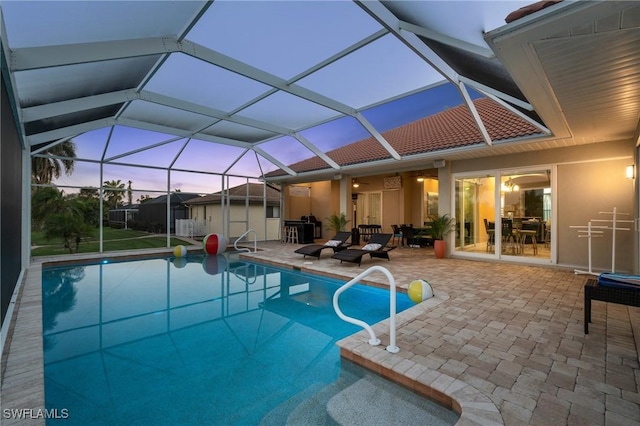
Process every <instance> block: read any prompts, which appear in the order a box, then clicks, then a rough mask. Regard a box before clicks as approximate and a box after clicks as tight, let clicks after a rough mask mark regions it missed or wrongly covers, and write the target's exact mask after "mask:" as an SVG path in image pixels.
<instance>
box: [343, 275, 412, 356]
mask: <svg viewBox="0 0 640 426" xmlns="http://www.w3.org/2000/svg"><path fill="white" fill-rule="evenodd" d="M376 271H379V272H382V273H383V274H385V275H386V276H387V279H388V280H389V291H390V292H391V295H390V301H389V336H390V341H389V346H387V351H388V352H391V353H392V354H395V353H398V352H399V351H400V349H399V348H398V347H397V346H396V281H395V280H394V279H393V275H391V272H389V270H388V269H387V268H383V267H382V266H372V267H370V268H369V269H367V270H366V271H364V272H362V273H361V274H359V275H358V276H356V277H355V278H353V279H352V280H351V281H349V282H347V283H346V284H344V285H343V286H342V287H340V288H339V289H338V290H336V292H335V293H334V295H333V309H334V310H335V311H336V314H338V317H340V319H341V320H343V321H346V322H348V323H351V324H355V325H359V326H360V327H362V328H364V329H365V330H367V332H368V333H369V344H370V345H371V346H377V345H379V344H380V339H378V338H377V337H376V333H375V332H374V331H373V329H372V328H371V326H369V324H367V323H366V322H364V321H361V320H359V319H356V318H351V317H348V316H346V315H345V314H343V313H342V311H341V310H340V307H339V306H338V298H339V297H340V295H341V294H342V293H343V292H344V291H345V290H347V289H348V288H349V287H351V286H353V285H354V284H357V283H358V282H359V281H360V280H361V279H362V278H364V277H366V276H368V275H370V274H372V273H373V272H376Z"/></svg>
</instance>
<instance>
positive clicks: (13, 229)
mask: <svg viewBox="0 0 640 426" xmlns="http://www.w3.org/2000/svg"><path fill="white" fill-rule="evenodd" d="M0 85H1V86H2V117H1V120H2V121H1V123H2V135H1V140H2V144H1V145H0V161H1V164H0V173H1V175H0V194H1V196H0V200H1V201H0V212H1V215H2V219H1V220H0V253H2V255H1V257H0V274H1V281H0V282H1V283H2V288H1V290H2V293H1V297H0V300H2V304H1V307H2V310H1V312H2V313H1V315H0V320H1V321H2V323H3V324H4V321H5V315H6V313H7V310H8V308H9V303H10V302H11V296H12V294H13V291H14V289H15V287H16V284H17V282H18V278H19V276H20V271H21V270H22V266H23V265H22V229H23V226H22V220H23V215H22V214H20V212H22V211H23V209H22V164H23V162H22V156H23V155H27V156H28V155H29V154H28V153H26V152H23V150H22V145H21V143H20V138H19V137H18V131H17V129H16V125H15V123H16V121H15V120H14V117H13V112H12V111H13V110H12V108H11V105H10V104H9V97H8V94H7V90H6V87H5V84H4V79H3V80H2V84H0ZM25 220H27V221H29V218H26V219H25ZM29 222H30V221H29Z"/></svg>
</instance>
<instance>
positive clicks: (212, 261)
mask: <svg viewBox="0 0 640 426" xmlns="http://www.w3.org/2000/svg"><path fill="white" fill-rule="evenodd" d="M227 266H229V262H228V261H227V258H226V257H224V256H223V255H221V254H218V255H213V254H208V255H206V256H205V257H204V259H202V269H204V271H205V272H206V273H207V274H209V275H216V274H219V273H221V272H223V271H224V270H225V269H227Z"/></svg>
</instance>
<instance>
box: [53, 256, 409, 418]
mask: <svg viewBox="0 0 640 426" xmlns="http://www.w3.org/2000/svg"><path fill="white" fill-rule="evenodd" d="M42 275H43V280H42V286H43V322H44V337H43V338H44V349H45V353H44V360H45V399H46V407H47V409H57V410H62V409H66V412H68V418H67V419H64V420H62V421H65V422H66V423H69V422H71V423H72V424H105V425H114V424H216V425H217V424H225V425H226V424H237V425H253V424H261V423H262V424H284V423H286V421H287V419H288V418H291V416H292V415H293V413H296V410H298V411H300V409H299V407H300V404H302V403H305V401H307V402H306V404H307V405H308V401H309V400H313V399H314V398H316V399H318V398H320V400H321V401H324V402H326V401H328V400H329V399H330V398H331V397H332V396H333V395H335V393H337V392H339V391H340V389H338V388H337V387H335V383H336V382H338V381H340V382H343V383H342V385H343V388H344V386H349V385H350V384H352V383H354V382H356V381H357V380H358V379H359V378H360V377H362V374H363V373H362V372H359V371H358V370H357V369H352V368H351V367H350V368H349V369H344V368H341V361H340V357H339V349H338V348H337V347H336V345H335V342H336V341H337V340H339V339H341V338H343V337H345V336H347V335H349V334H352V333H354V332H356V331H359V327H356V326H354V325H352V324H348V323H346V322H344V321H341V320H340V319H339V318H338V317H337V315H336V314H335V312H334V311H333V307H332V297H333V293H334V292H335V290H336V289H337V288H338V287H339V286H340V285H342V284H344V282H342V281H338V280H333V279H329V278H326V277H318V276H313V275H309V274H305V273H301V272H299V271H292V270H286V269H281V268H277V267H273V266H268V265H263V264H257V263H250V262H244V261H233V260H229V258H228V257H225V256H206V255H200V256H196V255H190V256H188V257H187V258H179V259H175V258H165V259H147V260H137V261H128V262H108V263H100V264H92V265H82V266H78V265H75V266H64V267H54V268H44V269H43V274H42ZM388 297H389V296H388V292H387V291H385V290H381V289H377V288H372V287H367V286H362V285H358V286H355V287H354V288H352V289H349V290H348V291H347V292H346V293H344V294H343V295H342V297H341V299H340V300H341V308H342V309H343V311H344V313H345V314H347V315H353V316H356V317H358V318H360V319H363V320H364V321H366V322H368V323H375V322H378V321H380V320H382V319H384V318H387V317H388V315H389V298H388ZM409 306H411V302H410V301H409V300H408V298H407V297H406V296H405V295H403V294H398V299H397V309H398V311H402V310H404V309H406V308H407V307H409ZM334 388H335V389H334ZM320 396H321V397H320ZM321 406H322V404H319V405H317V407H316V409H320V408H318V407H321ZM308 410H309V408H308V407H305V416H310V415H313V416H316V417H314V418H321V417H323V416H324V417H327V415H326V414H324V413H319V414H318V413H315V414H314V413H309V412H308ZM296 415H300V414H296Z"/></svg>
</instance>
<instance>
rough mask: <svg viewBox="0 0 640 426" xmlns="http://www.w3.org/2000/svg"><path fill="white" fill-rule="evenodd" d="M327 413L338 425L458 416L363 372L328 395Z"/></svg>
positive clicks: (444, 421)
mask: <svg viewBox="0 0 640 426" xmlns="http://www.w3.org/2000/svg"><path fill="white" fill-rule="evenodd" d="M327 414H328V416H330V417H331V418H332V419H333V420H334V421H335V422H336V423H337V424H340V425H375V424H377V425H438V426H439V425H453V424H455V423H456V422H457V421H458V419H459V416H458V415H457V414H456V413H455V412H453V411H451V410H448V409H446V408H445V407H442V406H440V405H438V404H436V403H435V402H433V401H430V400H428V399H425V398H422V397H420V396H418V395H417V394H415V393H412V392H410V391H409V390H407V389H404V388H401V387H399V386H397V385H395V384H393V383H390V382H388V381H386V380H384V379H382V378H377V377H374V376H370V375H367V376H365V377H363V378H362V379H360V380H358V381H357V382H355V383H354V384H352V385H351V386H349V387H347V388H346V389H344V390H343V391H341V392H340V393H338V394H336V395H335V396H334V397H332V398H331V399H330V400H329V402H328V404H327Z"/></svg>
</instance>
